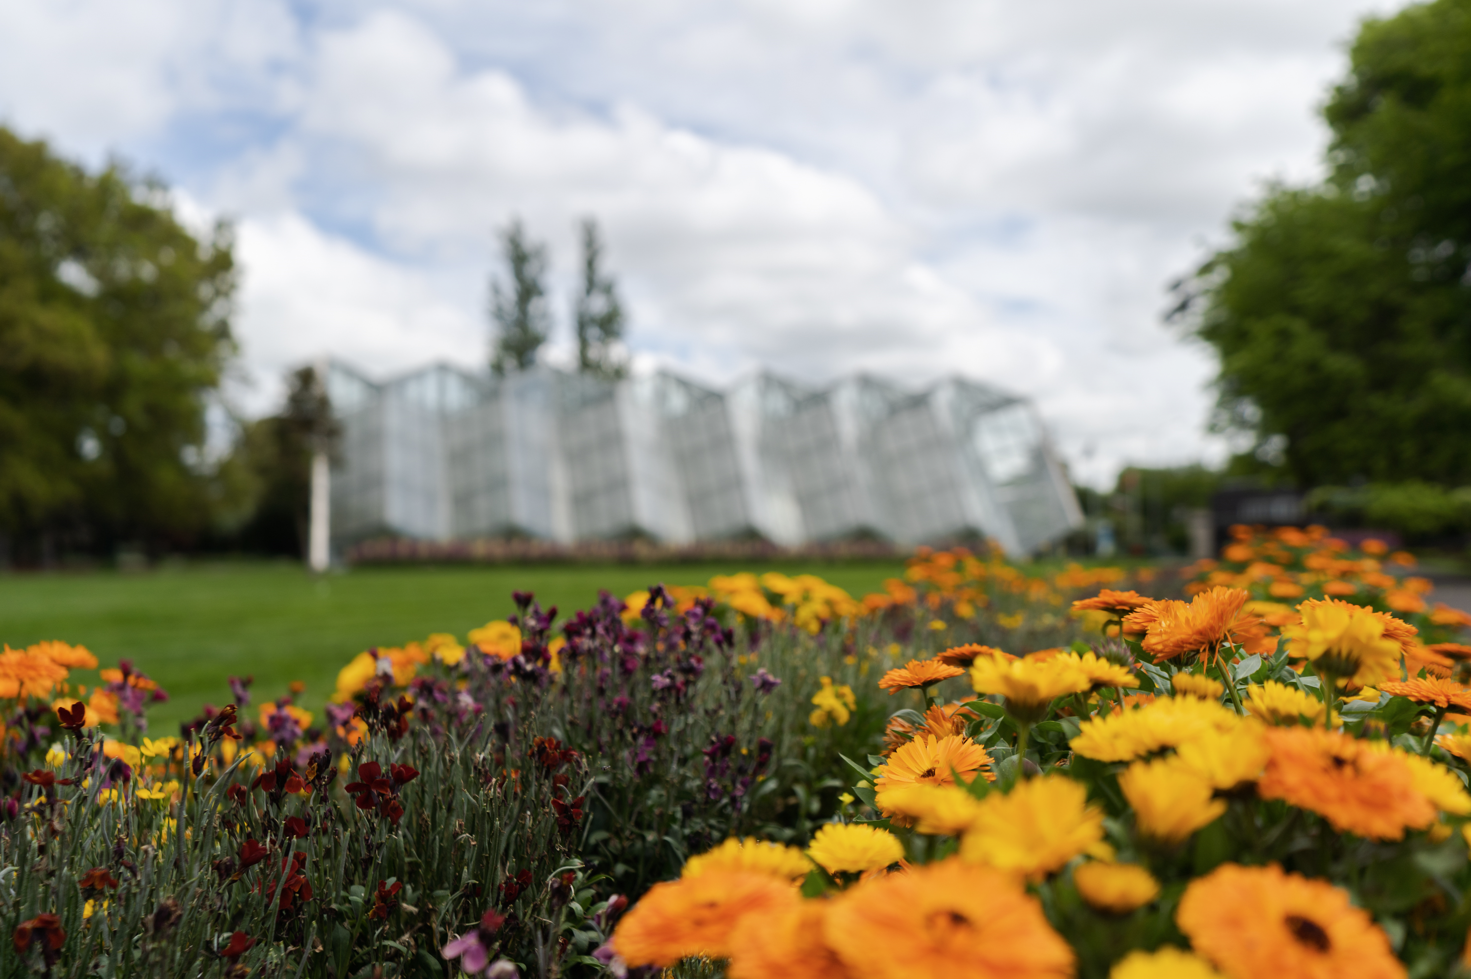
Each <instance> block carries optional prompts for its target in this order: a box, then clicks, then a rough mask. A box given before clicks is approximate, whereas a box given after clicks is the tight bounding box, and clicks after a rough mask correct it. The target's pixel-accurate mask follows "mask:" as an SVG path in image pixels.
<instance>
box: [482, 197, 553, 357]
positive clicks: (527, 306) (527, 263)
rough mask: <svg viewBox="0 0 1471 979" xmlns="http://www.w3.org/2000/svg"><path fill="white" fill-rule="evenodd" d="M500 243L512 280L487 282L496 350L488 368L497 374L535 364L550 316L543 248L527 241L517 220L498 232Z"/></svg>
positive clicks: (547, 330)
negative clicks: (545, 285)
mask: <svg viewBox="0 0 1471 979" xmlns="http://www.w3.org/2000/svg"><path fill="white" fill-rule="evenodd" d="M501 246H502V249H503V251H504V255H505V260H506V266H507V268H508V270H509V272H510V276H511V282H510V285H509V286H506V285H504V284H503V283H502V282H501V280H500V279H499V278H493V279H492V280H491V283H490V292H491V302H490V316H491V320H492V321H493V322H494V323H495V327H496V331H495V340H494V344H495V349H494V353H493V354H492V355H491V360H490V367H491V370H493V371H495V373H497V374H505V373H506V372H507V371H524V370H526V369H527V368H529V367H531V366H532V365H533V364H535V363H536V352H537V351H538V350H540V349H541V345H542V344H544V343H546V341H547V333H548V332H549V329H550V319H549V317H548V314H547V308H546V288H545V287H544V286H543V285H542V276H544V275H545V274H546V249H545V248H544V247H543V246H542V245H539V244H535V243H532V242H528V241H527V240H526V235H525V232H524V231H523V230H522V227H521V222H520V220H519V219H513V220H512V221H511V223H510V224H509V225H508V226H507V227H506V228H505V230H503V231H502V232H501Z"/></svg>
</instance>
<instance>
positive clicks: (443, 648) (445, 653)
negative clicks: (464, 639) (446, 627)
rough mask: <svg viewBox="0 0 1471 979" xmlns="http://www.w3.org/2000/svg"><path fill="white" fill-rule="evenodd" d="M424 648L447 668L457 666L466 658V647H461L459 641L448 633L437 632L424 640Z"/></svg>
mask: <svg viewBox="0 0 1471 979" xmlns="http://www.w3.org/2000/svg"><path fill="white" fill-rule="evenodd" d="M424 648H425V649H426V650H428V651H429V655H430V656H433V657H434V658H435V659H437V660H439V661H440V662H441V663H443V664H444V665H445V666H457V665H459V662H460V660H462V659H464V658H465V647H464V646H461V645H460V642H459V640H458V639H456V638H455V637H454V636H452V635H450V634H449V633H448V632H436V633H434V634H432V635H431V636H430V637H429V638H428V639H425V640H424Z"/></svg>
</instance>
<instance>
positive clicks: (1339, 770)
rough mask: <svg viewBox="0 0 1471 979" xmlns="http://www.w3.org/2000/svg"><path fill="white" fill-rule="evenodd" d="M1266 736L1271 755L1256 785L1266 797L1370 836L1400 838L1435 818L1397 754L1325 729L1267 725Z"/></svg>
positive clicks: (1423, 826) (1433, 810) (1348, 829)
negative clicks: (1281, 800) (1378, 749)
mask: <svg viewBox="0 0 1471 979" xmlns="http://www.w3.org/2000/svg"><path fill="white" fill-rule="evenodd" d="M1265 736H1266V738H1267V742H1268V744H1269V745H1270V747H1271V749H1272V757H1271V759H1270V760H1269V761H1268V762H1267V771H1266V774H1265V775H1263V776H1262V779H1261V781H1260V782H1258V783H1257V792H1258V794H1260V795H1261V797H1262V798H1263V799H1283V800H1285V801H1287V802H1290V803H1291V804H1292V805H1294V806H1299V807H1301V808H1303V809H1307V810H1310V811H1312V812H1315V813H1317V814H1318V815H1320V816H1322V817H1324V818H1325V819H1327V820H1328V821H1329V822H1330V823H1332V824H1333V826H1334V828H1335V829H1337V830H1338V831H1339V832H1343V833H1355V834H1357V835H1359V836H1363V837H1366V838H1368V839H1379V840H1398V839H1401V838H1402V837H1403V836H1404V835H1405V830H1406V829H1407V828H1409V829H1424V828H1425V827H1427V826H1429V825H1430V824H1431V823H1432V822H1434V821H1435V815H1436V813H1435V806H1434V805H1433V804H1432V803H1431V802H1430V800H1429V799H1427V798H1426V797H1425V795H1424V793H1422V792H1420V791H1419V790H1418V789H1417V788H1416V787H1415V774H1414V771H1413V770H1412V769H1411V768H1410V766H1409V765H1408V764H1407V763H1406V762H1405V760H1404V757H1403V756H1402V755H1400V754H1399V753H1391V752H1388V751H1377V750H1375V749H1374V748H1373V747H1371V746H1370V744H1369V742H1366V741H1359V740H1357V739H1355V738H1353V737H1350V736H1349V735H1347V734H1343V733H1342V732H1338V731H1325V730H1324V729H1322V728H1306V727H1282V728H1269V729H1268V730H1267V732H1266V735H1265Z"/></svg>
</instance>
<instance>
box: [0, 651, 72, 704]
mask: <svg viewBox="0 0 1471 979" xmlns="http://www.w3.org/2000/svg"><path fill="white" fill-rule="evenodd" d="M34 648H35V647H32V649H34ZM66 676H67V669H66V667H64V666H62V665H61V664H60V663H57V662H56V661H55V660H53V659H52V658H51V657H50V656H47V655H46V654H44V653H41V652H32V651H31V650H19V649H11V648H10V647H9V646H6V647H5V648H4V651H3V652H0V700H4V699H9V698H14V697H19V698H22V699H24V698H26V697H50V696H51V691H52V690H54V689H55V688H56V685H57V684H58V683H60V682H61V681H62V680H65V679H66Z"/></svg>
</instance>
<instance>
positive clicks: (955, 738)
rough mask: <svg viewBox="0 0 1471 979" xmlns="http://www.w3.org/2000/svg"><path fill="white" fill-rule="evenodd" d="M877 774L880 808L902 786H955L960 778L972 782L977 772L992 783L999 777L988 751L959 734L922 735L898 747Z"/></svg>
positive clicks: (876, 783)
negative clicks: (887, 795)
mask: <svg viewBox="0 0 1471 979" xmlns="http://www.w3.org/2000/svg"><path fill="white" fill-rule="evenodd" d="M873 772H874V774H875V775H877V776H878V779H877V780H876V781H875V783H874V789H875V790H876V791H877V792H878V797H879V804H880V805H882V804H883V797H884V795H885V794H886V793H888V792H890V791H892V790H893V789H894V788H896V787H898V786H901V785H913V784H915V783H921V784H930V785H954V784H955V778H956V776H957V775H958V776H960V777H961V778H964V779H969V778H970V777H971V776H972V775H975V774H976V773H977V772H980V773H981V775H982V776H983V777H984V778H986V779H987V780H988V781H990V780H994V779H995V777H996V776H995V775H994V774H993V773H992V772H991V760H990V757H989V756H988V755H987V754H986V749H985V748H982V747H981V746H980V745H978V744H976V743H975V742H974V741H971V740H969V739H968V738H964V737H961V736H960V735H958V734H951V735H947V736H946V737H943V738H937V737H935V736H934V735H933V734H920V735H918V736H917V737H915V739H914V740H913V741H910V742H908V743H906V744H903V745H900V746H899V747H898V748H896V749H895V750H894V753H893V754H891V755H889V760H888V761H887V762H886V763H884V764H882V765H880V766H879V767H877V768H875V769H874V770H873Z"/></svg>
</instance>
